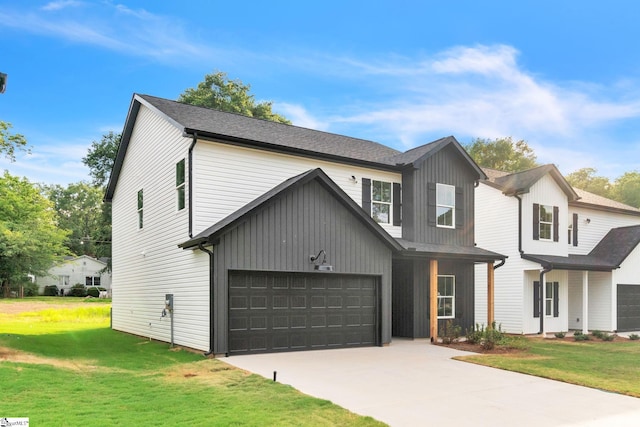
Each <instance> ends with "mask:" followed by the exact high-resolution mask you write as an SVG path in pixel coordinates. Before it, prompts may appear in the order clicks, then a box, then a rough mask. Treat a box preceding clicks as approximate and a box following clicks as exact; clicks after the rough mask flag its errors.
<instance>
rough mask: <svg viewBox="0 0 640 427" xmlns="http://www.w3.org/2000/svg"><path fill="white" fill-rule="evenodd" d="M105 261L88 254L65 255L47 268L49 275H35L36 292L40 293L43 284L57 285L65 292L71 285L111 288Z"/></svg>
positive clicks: (109, 274) (42, 290) (109, 275)
mask: <svg viewBox="0 0 640 427" xmlns="http://www.w3.org/2000/svg"><path fill="white" fill-rule="evenodd" d="M106 267H107V263H106V262H105V261H103V260H99V259H96V258H93V257H90V256H88V255H82V256H79V257H67V258H65V260H64V262H62V263H61V264H60V265H57V266H55V267H52V268H51V269H49V275H48V276H44V277H36V283H37V284H38V292H39V293H40V294H42V293H43V292H44V288H45V286H52V285H53V286H57V287H58V291H59V292H60V290H62V292H63V293H64V294H67V293H68V291H69V289H71V287H72V286H73V285H76V284H81V285H84V286H85V287H91V286H97V287H102V288H105V289H107V290H108V291H109V290H110V289H111V273H109V272H106V271H105V270H106Z"/></svg>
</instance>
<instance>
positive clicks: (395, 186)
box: [362, 178, 402, 226]
mask: <svg viewBox="0 0 640 427" xmlns="http://www.w3.org/2000/svg"><path fill="white" fill-rule="evenodd" d="M401 199H402V189H401V187H400V184H399V183H397V182H393V183H392V182H387V181H376V180H372V179H369V178H362V209H364V210H365V211H366V212H367V213H369V215H371V218H373V219H374V220H375V221H376V222H378V223H380V224H391V225H395V226H399V225H401V223H402V218H401V216H402V206H401V204H400V202H401Z"/></svg>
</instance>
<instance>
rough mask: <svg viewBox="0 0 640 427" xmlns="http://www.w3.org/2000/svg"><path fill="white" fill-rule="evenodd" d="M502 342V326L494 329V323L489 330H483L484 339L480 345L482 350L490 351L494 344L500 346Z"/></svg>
mask: <svg viewBox="0 0 640 427" xmlns="http://www.w3.org/2000/svg"><path fill="white" fill-rule="evenodd" d="M503 340H504V334H503V333H502V326H501V325H500V326H498V328H496V322H493V323H492V324H491V327H490V328H487V329H485V331H484V339H483V340H482V342H481V343H480V345H481V346H482V348H483V349H485V350H491V349H493V348H494V347H495V346H496V344H500V343H501V342H502V341H503Z"/></svg>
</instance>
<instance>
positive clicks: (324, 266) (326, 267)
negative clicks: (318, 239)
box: [309, 249, 333, 271]
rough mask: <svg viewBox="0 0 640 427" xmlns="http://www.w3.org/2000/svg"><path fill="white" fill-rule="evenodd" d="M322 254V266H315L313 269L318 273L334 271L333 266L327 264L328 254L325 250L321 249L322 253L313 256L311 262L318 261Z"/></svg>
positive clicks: (310, 258)
mask: <svg viewBox="0 0 640 427" xmlns="http://www.w3.org/2000/svg"><path fill="white" fill-rule="evenodd" d="M321 254H322V262H321V263H320V264H315V265H314V266H313V269H314V270H318V271H333V266H332V265H329V264H327V253H326V252H325V250H324V249H320V252H318V255H316V256H313V255H311V256H310V257H309V260H310V261H311V262H313V263H315V262H316V261H317V260H318V259H320V255H321Z"/></svg>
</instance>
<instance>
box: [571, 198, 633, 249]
mask: <svg viewBox="0 0 640 427" xmlns="http://www.w3.org/2000/svg"><path fill="white" fill-rule="evenodd" d="M569 212H570V213H571V214H573V213H577V214H578V246H570V247H569V252H570V253H572V254H580V255H586V254H588V253H589V252H591V250H592V249H593V248H594V247H596V245H597V244H598V242H600V240H602V238H603V237H604V236H605V235H606V234H607V233H608V232H609V230H611V229H612V228H618V227H627V226H630V225H638V224H640V216H636V215H624V214H620V213H613V212H604V211H599V210H595V209H586V208H575V207H571V206H570V207H569ZM587 219H589V222H588V223H587V222H586V221H587ZM565 242H566V238H565Z"/></svg>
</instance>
